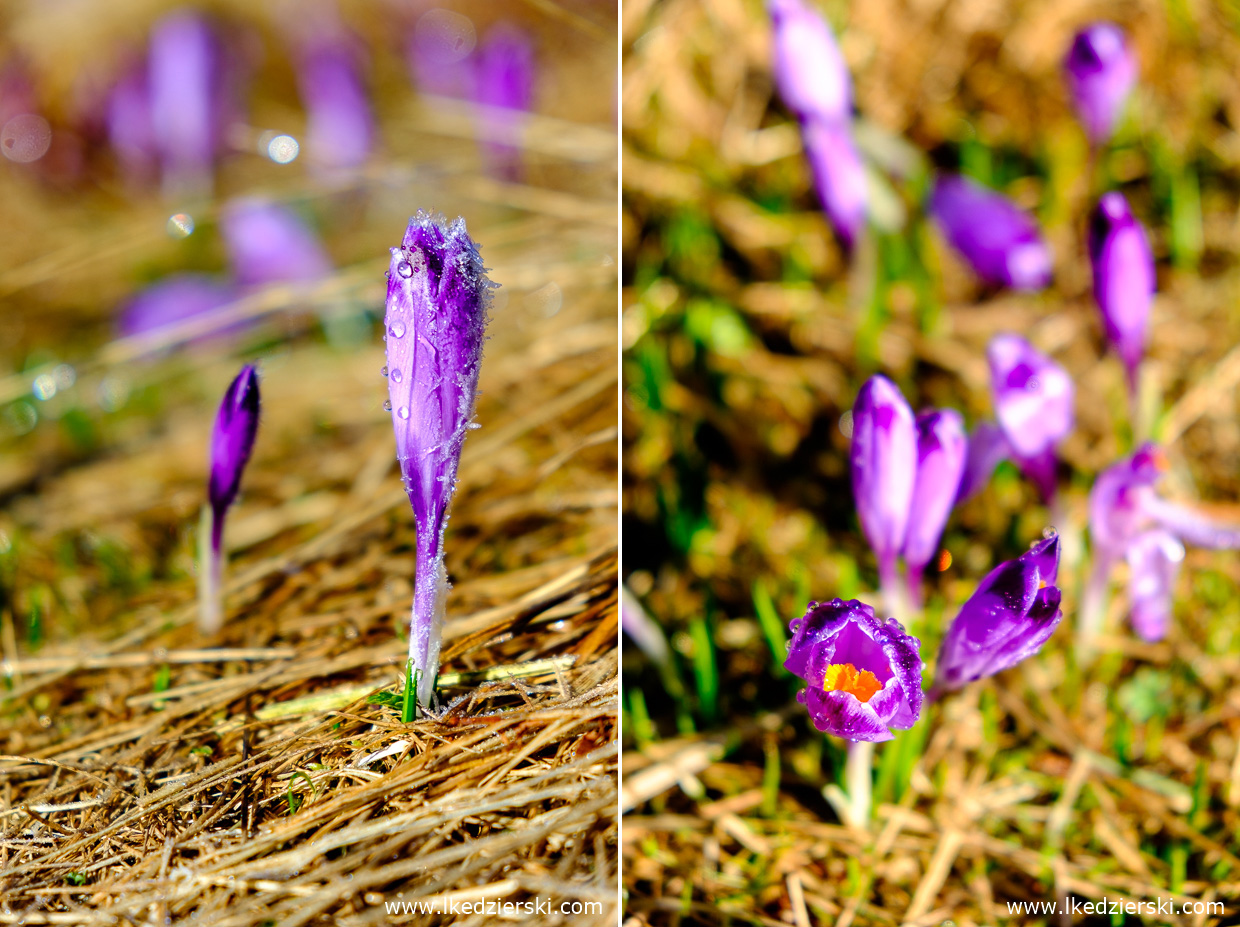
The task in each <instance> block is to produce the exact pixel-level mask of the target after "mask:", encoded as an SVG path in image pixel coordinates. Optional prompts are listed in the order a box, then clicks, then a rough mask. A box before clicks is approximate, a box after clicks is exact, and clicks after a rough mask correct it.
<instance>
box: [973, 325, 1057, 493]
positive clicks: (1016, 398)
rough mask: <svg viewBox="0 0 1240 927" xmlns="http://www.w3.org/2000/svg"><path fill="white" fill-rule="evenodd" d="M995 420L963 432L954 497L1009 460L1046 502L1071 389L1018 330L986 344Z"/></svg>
mask: <svg viewBox="0 0 1240 927" xmlns="http://www.w3.org/2000/svg"><path fill="white" fill-rule="evenodd" d="M986 357H987V359H988V360H989V362H990V386H991V393H992V395H993V398H994V407H995V418H996V419H997V425H996V424H992V423H990V422H982V423H981V424H979V425H978V426H977V427H976V428H975V429H974V431H973V434H972V435H970V437H969V452H968V461H967V463H966V465H965V468H964V475H963V477H962V479H961V482H960V488H959V493H958V499H959V500H960V501H963V500H965V499H968V498H969V497H970V496H972V495H973V494H974V493H976V492H977V491H978V490H980V489H981V488H982V487H983V486H984V485H985V484H986V481H987V480H988V479H990V475H991V473H993V472H994V469H995V467H996V466H997V465H998V464H999V462H1000V461H1002V460H1006V459H1010V460H1012V462H1013V463H1015V464H1016V465H1017V466H1018V467H1020V469H1021V471H1022V472H1023V473H1024V474H1025V475H1026V476H1027V477H1028V478H1029V479H1030V481H1031V482H1032V483H1033V484H1034V485H1035V486H1036V487H1037V488H1038V491H1039V492H1040V493H1041V494H1042V498H1043V499H1045V500H1047V501H1048V502H1049V501H1050V500H1051V499H1053V498H1054V495H1055V474H1056V469H1057V468H1058V456H1057V454H1056V447H1057V446H1058V444H1059V442H1060V441H1062V440H1063V439H1064V438H1065V437H1067V436H1068V434H1069V433H1070V432H1071V431H1072V427H1073V422H1074V413H1073V403H1074V401H1075V395H1076V391H1075V388H1074V387H1073V385H1072V378H1071V377H1070V376H1068V372H1067V371H1066V370H1064V369H1063V367H1061V366H1059V364H1057V363H1055V362H1054V361H1053V360H1051V359H1050V358H1049V357H1047V356H1046V355H1045V354H1043V353H1042V352H1041V351H1039V350H1038V349H1037V348H1035V347H1033V345H1031V344H1029V342H1027V341H1026V340H1025V339H1024V338H1021V337H1020V336H1019V335H1012V334H1006V335H998V336H996V337H995V338H994V339H993V340H992V341H991V342H990V345H989V346H988V347H987V349H986Z"/></svg>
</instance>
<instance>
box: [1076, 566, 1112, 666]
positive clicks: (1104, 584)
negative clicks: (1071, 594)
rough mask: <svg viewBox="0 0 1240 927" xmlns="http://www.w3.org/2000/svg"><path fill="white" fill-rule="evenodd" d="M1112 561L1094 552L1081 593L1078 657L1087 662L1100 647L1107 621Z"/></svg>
mask: <svg viewBox="0 0 1240 927" xmlns="http://www.w3.org/2000/svg"><path fill="white" fill-rule="evenodd" d="M1110 581H1111V561H1110V560H1109V558H1105V557H1102V556H1100V555H1098V554H1097V553H1095V554H1094V563H1093V567H1092V569H1091V570H1090V572H1089V579H1087V580H1086V582H1085V589H1084V591H1083V593H1082V595H1081V612H1080V614H1081V617H1080V622H1079V624H1078V625H1077V658H1078V659H1079V660H1080V661H1081V662H1082V663H1086V662H1088V661H1089V660H1090V658H1091V657H1092V656H1093V655H1094V653H1095V652H1096V650H1097V647H1098V635H1099V634H1100V633H1101V632H1102V628H1103V624H1104V623H1105V621H1106V615H1107V606H1108V605H1109V604H1110V602H1109V600H1110V591H1111V590H1110V584H1111V583H1110Z"/></svg>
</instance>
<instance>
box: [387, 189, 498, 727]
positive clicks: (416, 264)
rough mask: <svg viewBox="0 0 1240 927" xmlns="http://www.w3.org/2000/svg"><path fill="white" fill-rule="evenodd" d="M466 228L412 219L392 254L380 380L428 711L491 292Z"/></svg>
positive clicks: (415, 662) (415, 648)
mask: <svg viewBox="0 0 1240 927" xmlns="http://www.w3.org/2000/svg"><path fill="white" fill-rule="evenodd" d="M485 271H486V268H484V267H483V266H482V259H481V257H480V256H479V254H478V248H477V246H476V245H475V244H474V242H473V241H472V240H471V239H470V237H469V234H468V233H467V232H466V230H465V220H464V219H457V220H456V221H455V222H451V223H447V222H445V220H444V219H443V217H442V216H431V215H428V214H426V213H424V212H419V213H418V214H417V215H416V216H415V217H413V218H412V219H411V220H410V221H409V228H408V230H407V231H406V232H405V237H404V241H403V242H402V244H401V247H399V248H393V249H392V263H391V270H390V271H389V275H388V288H387V312H386V315H385V316H384V326H385V328H386V331H387V334H386V335H385V338H386V339H387V362H388V364H387V368H386V372H387V377H388V392H389V396H390V401H389V402H388V404H387V405H388V408H389V409H390V411H391V413H392V425H393V427H394V428H395V431H396V454H397V458H398V459H399V461H400V469H401V475H402V478H403V480H404V483H405V491H406V493H407V494H408V496H409V502H410V504H411V505H412V507H413V514H414V518H415V519H416V521H417V557H418V560H417V571H416V574H415V582H414V598H413V616H412V620H411V625H410V630H409V660H410V662H411V664H412V667H413V670H414V671H415V672H417V673H418V701H419V702H420V703H422V704H423V705H425V704H428V703H429V699H430V695H431V692H432V691H433V690H434V685H435V676H436V674H437V673H438V670H439V646H440V637H441V634H442V625H443V617H444V602H445V599H446V598H447V591H448V578H447V573H446V572H445V569H444V559H443V536H444V529H445V527H446V525H447V520H448V507H449V505H450V504H451V502H452V496H453V494H454V493H455V491H456V473H457V466H458V464H459V462H460V457H461V447H462V445H463V443H464V441H465V435H466V433H467V432H468V431H469V430H470V429H471V428H474V427H476V426H475V425H474V424H473V414H474V395H475V392H476V389H477V385H478V368H479V364H480V362H481V360H482V342H483V340H484V338H485V333H486V324H487V309H488V307H489V305H490V302H491V300H490V290H491V289H492V287H493V286H494V284H492V283H491V282H490V281H489V280H488V279H487V277H486V275H485Z"/></svg>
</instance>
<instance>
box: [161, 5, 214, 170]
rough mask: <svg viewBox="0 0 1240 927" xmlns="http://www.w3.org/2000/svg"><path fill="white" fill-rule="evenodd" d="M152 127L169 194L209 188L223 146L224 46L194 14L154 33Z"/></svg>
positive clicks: (169, 20) (172, 18)
mask: <svg viewBox="0 0 1240 927" xmlns="http://www.w3.org/2000/svg"><path fill="white" fill-rule="evenodd" d="M148 84H149V87H150V95H151V127H152V131H153V132H154V136H155V144H156V146H157V147H158V149H159V152H160V156H161V158H162V159H163V166H164V179H165V184H166V186H167V187H168V188H169V190H170V192H174V193H179V192H183V191H185V190H190V191H200V190H202V189H204V188H209V186H210V172H211V166H212V163H213V161H214V160H215V154H216V151H217V150H218V149H219V146H220V136H221V129H222V125H221V123H222V120H223V118H224V107H225V103H224V100H223V80H222V62H221V54H220V47H219V45H218V43H217V41H216V39H215V36H214V35H212V33H211V30H210V28H209V27H208V26H207V24H206V22H205V21H203V20H202V19H201V18H200V17H199V16H197V15H196V14H194V13H190V12H186V11H175V12H172V13H169V14H168V15H167V16H165V17H164V18H163V19H162V20H160V21H159V22H158V23H157V24H156V25H155V29H154V31H153V32H152V33H151V42H150V57H149V59H148Z"/></svg>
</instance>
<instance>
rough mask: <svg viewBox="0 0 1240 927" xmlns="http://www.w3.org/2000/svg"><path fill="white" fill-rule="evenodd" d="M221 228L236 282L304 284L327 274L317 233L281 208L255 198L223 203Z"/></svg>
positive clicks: (328, 261)
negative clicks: (226, 204) (225, 204)
mask: <svg viewBox="0 0 1240 927" xmlns="http://www.w3.org/2000/svg"><path fill="white" fill-rule="evenodd" d="M221 226H222V229H223V232H224V243H225V245H226V246H227V248H228V256H229V258H230V259H231V261H232V267H233V273H234V274H235V276H236V278H237V281H238V282H239V283H242V284H244V285H260V284H265V283H307V282H311V281H314V280H318V279H320V278H322V277H325V276H327V275H328V274H330V273H331V269H332V264H331V259H330V258H328V256H327V253H326V252H325V251H324V250H323V246H322V245H321V244H320V243H319V240H318V237H317V236H316V235H315V234H314V232H312V231H311V230H310V228H309V227H308V226H307V225H306V223H305V222H303V221H302V220H301V218H300V217H298V215H297V214H296V213H295V212H293V211H292V210H291V209H289V208H288V207H286V206H281V205H279V204H278V203H273V202H270V201H269V200H265V199H259V198H249V197H247V198H245V199H240V200H234V201H233V202H232V203H229V204H228V206H227V207H225V209H224V212H223V216H222V220H221Z"/></svg>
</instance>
